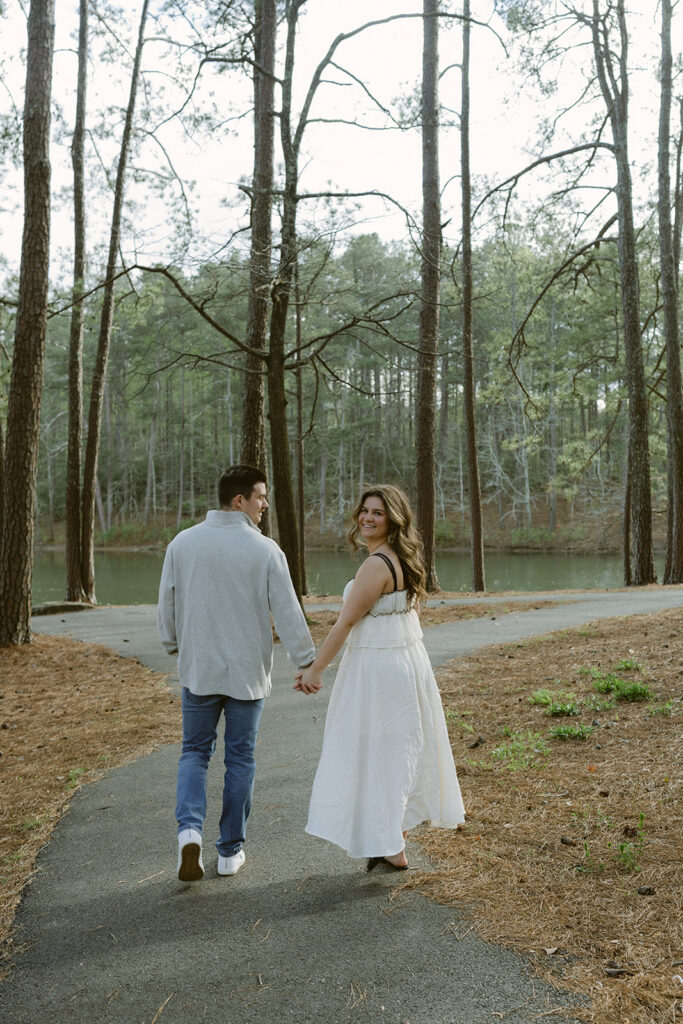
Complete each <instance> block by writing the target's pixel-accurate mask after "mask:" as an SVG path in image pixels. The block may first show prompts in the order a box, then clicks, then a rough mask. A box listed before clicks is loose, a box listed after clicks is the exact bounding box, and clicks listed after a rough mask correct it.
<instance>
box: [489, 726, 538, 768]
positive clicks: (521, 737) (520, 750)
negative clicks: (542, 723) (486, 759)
mask: <svg viewBox="0 0 683 1024" xmlns="http://www.w3.org/2000/svg"><path fill="white" fill-rule="evenodd" d="M506 728H507V727H506ZM506 735H507V736H508V737H509V740H510V742H509V743H501V745H500V746H498V747H496V748H495V750H493V751H492V756H493V757H495V758H496V759H497V760H498V761H502V762H503V764H504V766H505V767H506V768H509V769H510V771H519V770H520V769H522V768H535V767H536V765H537V764H538V759H539V758H540V757H547V756H548V754H549V753H550V750H549V748H548V744H547V743H546V741H545V740H544V739H543V738H542V737H541V735H540V733H537V732H524V733H515V732H509V731H508V732H507V733H506Z"/></svg>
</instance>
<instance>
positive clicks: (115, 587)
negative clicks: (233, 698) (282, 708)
mask: <svg viewBox="0 0 683 1024" xmlns="http://www.w3.org/2000/svg"><path fill="white" fill-rule="evenodd" d="M162 559H163V554H161V553H160V552H158V551H102V552H96V553H95V577H96V581H97V599H98V601H99V602H100V604H155V603H156V600H157V589H158V586H159V576H160V574H161V563H162ZM356 567H357V563H355V562H353V561H352V559H351V558H350V556H349V555H347V554H345V553H343V552H336V551H309V552H308V554H307V558H306V568H307V575H308V586H309V590H310V591H311V592H313V593H317V594H340V593H341V592H342V589H343V587H344V584H345V583H346V581H347V580H349V579H350V578H351V577H352V576H353V574H354V572H355V571H356ZM656 568H657V570H658V572H659V574H660V575H659V578H660V579H661V572H662V568H663V567H662V565H657V567H656ZM436 570H437V573H438V577H439V583H440V584H441V586H442V587H443V589H444V590H456V591H458V590H460V591H467V590H469V589H470V586H471V580H470V560H469V554H468V553H467V552H453V551H447V552H442V553H440V554H438V555H437V559H436ZM622 571H623V570H622V565H621V558H620V556H619V555H558V554H506V553H501V552H489V553H487V555H486V586H487V589H488V590H490V591H497V590H573V589H576V590H584V589H590V588H602V587H620V586H622V584H623V576H622ZM64 579H65V568H64V553H63V552H62V551H39V552H37V553H36V559H35V566H34V573H33V601H34V603H36V604H38V603H40V602H41V601H62V600H63V599H64Z"/></svg>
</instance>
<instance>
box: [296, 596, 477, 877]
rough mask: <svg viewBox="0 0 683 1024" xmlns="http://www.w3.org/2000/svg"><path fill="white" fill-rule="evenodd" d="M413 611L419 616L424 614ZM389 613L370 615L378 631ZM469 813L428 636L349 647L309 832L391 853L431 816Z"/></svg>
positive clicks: (351, 847) (452, 823)
mask: <svg viewBox="0 0 683 1024" xmlns="http://www.w3.org/2000/svg"><path fill="white" fill-rule="evenodd" d="M408 615H409V616H410V617H412V616H414V617H415V620H417V616H416V614H415V612H409V613H408ZM402 618H403V616H402ZM382 619H384V620H388V619H394V616H393V615H390V616H381V617H378V619H375V621H374V622H372V623H370V622H368V624H367V625H368V626H371V627H374V628H373V633H376V630H377V627H379V628H380V629H381V628H382V627H383V626H384V625H385V623H384V622H382V621H381V620H382ZM394 621H395V619H394ZM404 621H405V620H404ZM406 625H407V623H406ZM386 626H389V623H388V622H386ZM417 629H418V633H419V625H418V627H417ZM350 640H351V638H350ZM464 820H465V811H464V807H463V802H462V797H461V795H460V786H459V785H458V778H457V775H456V771H455V765H454V763H453V754H452V752H451V746H450V742H449V739H448V731H447V729H446V721H445V718H444V713H443V707H442V705H441V697H440V695H439V691H438V688H437V685H436V680H435V679H434V673H433V672H432V667H431V664H430V662H429V657H428V655H427V652H426V650H425V648H424V645H423V643H422V641H421V640H420V639H418V640H414V641H412V642H408V643H405V644H403V645H401V646H393V647H376V646H373V647H364V646H360V647H358V646H348V647H347V649H346V651H345V653H344V657H343V658H342V662H341V665H340V666H339V671H338V673H337V678H336V680H335V683H334V688H333V691H332V695H331V697H330V704H329V709H328V712H327V719H326V722H325V734H324V738H323V749H322V754H321V757H320V763H319V765H318V770H317V773H316V776H315V782H314V784H313V792H312V795H311V803H310V808H309V816H308V823H307V825H306V831H307V832H309V833H310V834H311V835H314V836H320V837H321V838H322V839H327V840H329V841H330V842H332V843H336V845H337V846H340V847H341V848H342V849H344V850H346V851H347V853H348V854H349V856H350V857H382V856H387V855H393V854H396V853H398V852H399V851H400V850H402V849H403V847H404V841H403V834H402V833H403V832H404V831H406V830H407V829H410V828H414V827H415V826H416V825H418V824H420V823H421V822H423V821H429V822H430V823H431V824H432V825H438V826H442V827H444V828H455V827H457V825H459V824H460V823H461V822H463V821H464Z"/></svg>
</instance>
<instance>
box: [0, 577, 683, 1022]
mask: <svg viewBox="0 0 683 1024" xmlns="http://www.w3.org/2000/svg"><path fill="white" fill-rule="evenodd" d="M532 597H533V598H534V599H536V598H538V601H539V602H540V601H541V600H542V598H541V597H540V596H539V595H528V594H527V595H520V597H519V600H524V601H528V600H530V599H531V598H532ZM557 597H558V595H552V594H551V595H546V599H547V600H552V599H557ZM472 600H474V601H476V602H481V601H484V600H486V601H489V603H490V604H491V615H492V616H493V615H495V614H496V609H495V605H496V599H495V598H474V599H472ZM510 600H512V599H511V598H505V601H510ZM562 600H563V601H566V602H567V603H566V604H563V605H561V606H560V607H556V608H542V609H540V610H539V611H533V612H526V613H515V612H513V613H511V614H508V615H503V616H501V617H500V618H498V617H496V618H491V617H489V618H483V619H474V620H467V621H465V622H458V623H452V624H445V625H441V626H434V627H432V628H430V629H429V630H427V631H426V637H425V640H426V643H427V647H428V649H429V651H430V655H431V656H432V659H433V662H434V664H441V663H442V662H443V661H445V660H448V659H449V658H452V657H456V656H458V655H460V654H464V653H467V652H468V651H472V650H473V649H475V648H477V647H480V646H483V645H486V644H491V643H500V642H506V641H513V640H516V639H519V638H521V637H525V636H530V635H534V634H538V633H542V632H547V631H549V630H554V629H560V628H564V627H566V626H570V625H575V624H578V623H581V622H586V621H590V620H591V619H595V618H598V617H604V616H612V615H629V614H632V613H635V612H640V611H655V610H658V609H659V608H665V607H682V606H683V588H658V589H654V590H643V591H630V592H627V593H614V592H613V593H600V594H597V593H588V594H573V595H568V594H563V595H562ZM154 617H155V608H154V606H151V605H147V606H137V607H122V608H115V607H112V608H100V609H95V610H93V611H90V612H83V613H79V614H72V615H51V616H44V617H40V618H36V619H35V620H34V629H35V630H36V631H38V630H39V631H41V632H45V633H51V634H67V635H71V636H74V637H77V638H79V639H83V640H88V641H92V642H94V643H101V644H106V645H107V646H109V647H111V648H113V649H114V650H116V651H118V652H119V653H121V654H124V655H128V656H133V657H137V658H139V659H140V661H142V662H143V663H144V664H146V665H149V666H150V667H151V668H154V669H157V670H159V671H164V672H166V671H168V670H169V669H172V668H173V665H174V662H173V661H172V660H170V659H168V658H167V657H166V655H165V654H164V653H163V651H162V650H161V648H160V646H159V644H158V641H157V638H156V630H155V628H154ZM332 675H333V673H330V672H328V673H327V675H326V686H325V689H324V690H323V692H322V693H321V694H320V695H319V696H318V697H315V698H309V697H303V696H302V695H300V694H297V693H295V692H294V691H293V690H292V689H291V666H289V665H288V663H287V661H286V658H285V656H284V655H283V653H282V651H280V650H279V649H278V651H277V654H276V661H275V672H274V688H273V694H272V695H271V696H270V697H269V699H268V701H267V703H266V710H265V712H264V716H263V721H262V726H261V732H260V739H259V745H258V748H257V759H258V766H257V779H256V794H255V800H254V807H253V810H252V815H251V818H250V824H249V837H248V842H247V845H246V853H247V862H246V865H245V867H244V868H243V869H242V870H241V871H240V872H239V874H238V875H236V876H235V877H234V878H219V877H218V876H217V875H216V874H215V863H216V852H215V849H214V848H213V846H212V839H213V837H212V832H213V829H214V827H215V823H216V820H217V814H218V808H219V806H220V790H221V782H222V779H221V774H222V773H221V755H220V752H219V753H217V755H216V756H215V757H214V760H213V762H212V770H211V772H210V782H209V815H208V819H207V829H206V844H205V866H206V868H207V874H206V876H205V878H204V880H203V881H202V882H200V883H197V884H195V885H191V886H188V885H183V884H182V883H180V882H178V880H177V878H176V877H175V857H176V844H175V823H174V820H173V804H174V789H175V771H176V764H177V757H178V748H177V747H176V746H166V747H164V748H162V749H161V750H159V751H157V752H155V753H153V754H150V755H148V756H146V757H143V758H140V759H139V760H138V761H136V762H135V763H134V764H131V765H128V766H126V767H124V768H120V769H117V770H116V771H114V772H112V773H111V774H110V775H109V776H107V777H106V778H105V779H102V780H101V781H100V782H97V783H93V784H92V785H89V786H84V787H83V788H82V789H80V790H79V791H78V792H77V793H76V794H75V796H74V799H73V801H72V803H71V805H70V808H69V811H68V812H67V814H66V815H65V816H64V818H63V819H62V821H61V822H60V824H59V826H58V827H57V829H56V831H55V833H54V835H53V837H52V839H51V841H50V843H49V844H48V845H47V846H46V847H45V849H44V850H43V852H42V854H41V856H40V858H39V872H38V875H37V877H36V878H35V880H34V882H33V883H32V884H31V886H30V887H29V888H28V890H27V894H26V897H25V899H24V902H23V904H22V906H21V908H20V910H19V913H18V917H17V925H18V934H17V936H16V939H17V943H26V944H27V949H26V951H25V952H24V953H21V954H20V955H18V956H17V958H16V963H15V967H14V972H13V974H12V976H11V977H10V978H9V979H8V980H7V981H5V982H4V983H3V984H2V986H1V990H0V1021H1V1022H3V1024H5V1022H7V1024H9V1022H12V1024H14V1022H17V1024H18V1022H25V1024H38V1022H40V1024H44V1022H45V1021H46V1020H49V1021H52V1022H54V1024H67V1022H68V1024H99V1022H114V1024H157V1022H158V1024H193V1022H194V1021H205V1022H207V1024H251V1022H255V1021H258V1022H259V1024H276V1022H277V1024H280V1022H282V1021H287V1020H292V1021H296V1022H297V1024H347V1022H349V1024H350V1022H356V1021H364V1022H368V1024H376V1022H382V1024H408V1022H409V1024H492V1022H494V1021H496V1020H500V1019H501V1018H502V1017H503V1018H504V1019H505V1021H506V1024H531V1022H532V1021H534V1020H537V1019H539V1017H538V1015H539V1014H541V1015H542V1014H544V1013H547V1012H548V1011H550V1010H553V1009H554V1008H555V1007H559V1006H561V1005H562V1004H563V1003H564V1004H565V1005H566V1004H567V1002H568V1000H567V999H566V997H564V996H562V995H558V993H557V992H555V991H554V990H553V989H551V988H549V987H547V986H544V985H543V984H541V983H540V982H539V981H538V980H537V979H535V978H533V975H532V974H531V972H530V971H529V969H528V966H527V964H526V962H525V960H524V959H523V958H522V957H520V956H518V955H516V954H514V953H511V952H509V951H506V950H502V949H499V948H498V947H496V946H494V945H490V944H487V943H484V942H482V941H481V940H479V939H477V938H476V937H475V935H474V933H473V931H472V930H470V924H469V923H468V921H467V919H466V918H465V917H464V915H462V914H461V913H460V912H459V911H458V910H457V909H455V908H453V907H442V906H438V905H437V904H435V903H432V902H431V901H429V900H427V899H425V898H423V897H421V896H419V895H418V894H410V895H404V896H401V897H399V898H398V899H397V900H395V901H393V902H390V901H389V899H388V896H389V893H390V892H391V890H392V888H393V884H394V882H395V881H396V878H397V876H392V875H390V874H382V875H381V877H380V876H379V875H378V872H375V873H373V875H370V876H369V875H367V874H365V872H364V871H363V866H362V865H361V864H359V862H358V861H353V860H350V859H349V858H348V857H346V855H345V854H344V853H343V852H342V851H340V850H337V849H336V848H335V847H333V846H331V845H329V844H327V843H324V842H322V841H320V840H316V839H313V838H311V837H309V836H306V835H305V834H304V831H303V828H304V824H305V819H306V811H307V803H308V796H309V793H310V788H311V783H312V779H313V773H314V771H315V765H316V763H317V758H318V754H319V750H320V745H321V740H322V728H323V722H324V715H325V707H326V703H327V699H328V696H329V690H330V684H331V681H332ZM464 796H465V802H466V803H467V789H466V787H465V792H464ZM408 852H409V856H410V860H411V863H412V864H414V865H415V866H422V867H424V866H427V864H426V862H425V861H424V860H423V859H421V857H420V855H419V853H418V852H417V850H416V848H415V847H414V846H409V851H408ZM540 1019H541V1020H544V1019H546V1018H545V1017H541V1018H540ZM547 1019H551V1020H554V1021H560V1020H563V1019H566V1018H563V1017H562V1015H560V1014H558V1013H553V1014H552V1015H551V1016H550V1017H548V1018H547Z"/></svg>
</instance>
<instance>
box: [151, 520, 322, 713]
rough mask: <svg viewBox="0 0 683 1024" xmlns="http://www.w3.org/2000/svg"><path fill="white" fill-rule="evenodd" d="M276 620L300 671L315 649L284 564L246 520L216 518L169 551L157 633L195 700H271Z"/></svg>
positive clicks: (182, 537)
mask: <svg viewBox="0 0 683 1024" xmlns="http://www.w3.org/2000/svg"><path fill="white" fill-rule="evenodd" d="M271 614H272V616H273V622H274V623H275V629H276V630H277V633H278V636H279V637H280V640H281V641H282V643H283V645H284V647H285V648H286V650H287V652H288V654H289V656H290V658H291V659H292V661H293V663H294V665H295V666H302V665H308V664H310V662H311V661H313V658H314V657H315V648H314V646H313V641H312V639H311V634H310V632H309V630H308V626H307V625H306V619H305V618H304V614H303V612H302V610H301V607H300V605H299V602H298V601H297V599H296V594H295V592H294V587H293V585H292V580H291V577H290V575H289V569H288V567H287V560H286V558H285V556H284V553H283V552H282V550H281V549H280V548H279V547H278V545H277V544H276V543H275V541H273V540H271V539H270V538H269V537H264V536H263V534H262V533H261V532H260V530H259V529H258V527H257V526H255V525H254V524H253V523H252V521H251V519H250V518H249V516H248V515H246V513H244V512H232V511H231V512H227V511H226V512H224V511H220V512H219V511H213V512H209V513H208V514H207V517H206V520H205V521H204V522H203V523H200V524H199V525H198V526H192V527H190V529H188V530H183V531H182V533H179V534H178V535H177V536H176V537H175V538H174V539H173V540H172V541H171V543H170V544H169V546H168V548H167V549H166V557H165V559H164V567H163V570H162V573H161V583H160V586H159V608H158V613H157V625H158V629H159V636H160V637H161V641H162V643H163V645H164V647H165V648H166V650H167V651H168V653H169V654H175V652H176V651H177V652H178V676H179V679H180V683H181V685H182V686H186V687H187V688H188V689H189V690H191V691H192V692H193V693H197V694H211V693H225V694H228V696H230V697H236V698H238V699H239V700H257V699H258V698H260V697H266V696H267V695H268V694H269V693H270V688H271V681H270V673H271V669H272V665H273V634H272V628H271Z"/></svg>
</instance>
